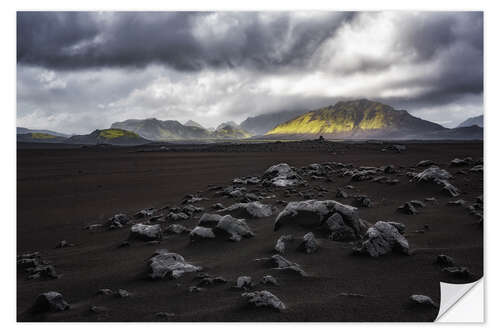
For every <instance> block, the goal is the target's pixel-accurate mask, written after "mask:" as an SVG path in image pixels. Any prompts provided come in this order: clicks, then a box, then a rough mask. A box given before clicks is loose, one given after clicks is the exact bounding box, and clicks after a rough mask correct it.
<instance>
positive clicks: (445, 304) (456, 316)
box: [435, 279, 484, 322]
mask: <svg viewBox="0 0 500 333" xmlns="http://www.w3.org/2000/svg"><path fill="white" fill-rule="evenodd" d="M476 285H477V287H476ZM474 287H476V288H474ZM473 288H474V289H475V291H476V292H475V293H474V295H471V296H473V297H471V298H470V299H469V298H468V297H467V294H468V293H469V292H470V291H471V289H473ZM440 289H441V301H440V306H439V313H438V315H437V317H436V320H435V321H436V322H483V320H484V316H483V299H484V298H483V279H480V280H478V281H475V282H472V283H464V284H452V283H445V282H440ZM465 303H467V304H465ZM452 312H453V313H452ZM464 314H466V315H465V316H464Z"/></svg>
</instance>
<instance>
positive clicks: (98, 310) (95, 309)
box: [89, 305, 109, 314]
mask: <svg viewBox="0 0 500 333" xmlns="http://www.w3.org/2000/svg"><path fill="white" fill-rule="evenodd" d="M89 311H90V312H93V313H96V314H104V313H107V312H108V311H109V310H108V308H106V307H104V306H96V305H93V306H91V307H90V309H89Z"/></svg>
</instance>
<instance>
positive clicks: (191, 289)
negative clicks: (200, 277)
mask: <svg viewBox="0 0 500 333" xmlns="http://www.w3.org/2000/svg"><path fill="white" fill-rule="evenodd" d="M188 290H189V292H190V293H199V292H202V291H203V290H205V289H203V288H200V287H197V286H191V287H189V289H188Z"/></svg>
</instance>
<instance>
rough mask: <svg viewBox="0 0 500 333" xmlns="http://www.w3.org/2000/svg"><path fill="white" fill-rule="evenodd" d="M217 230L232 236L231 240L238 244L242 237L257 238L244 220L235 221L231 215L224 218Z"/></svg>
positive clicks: (218, 224)
mask: <svg viewBox="0 0 500 333" xmlns="http://www.w3.org/2000/svg"><path fill="white" fill-rule="evenodd" d="M215 228H216V229H217V230H221V231H224V232H226V233H227V234H229V235H230V236H231V237H230V240H232V241H236V242H239V241H240V240H241V238H242V237H245V238H249V237H253V236H255V234H254V233H253V232H252V231H251V230H250V228H249V227H248V225H247V224H246V222H245V220H244V219H235V218H234V217H232V216H231V215H225V216H223V217H222V218H221V219H220V220H219V222H218V223H217V225H216V226H215Z"/></svg>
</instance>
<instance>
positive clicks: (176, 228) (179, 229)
mask: <svg viewBox="0 0 500 333" xmlns="http://www.w3.org/2000/svg"><path fill="white" fill-rule="evenodd" d="M165 232H166V233H168V234H183V233H189V232H191V230H190V229H188V228H186V227H185V226H183V225H180V224H171V225H169V226H168V227H167V228H166V229H165Z"/></svg>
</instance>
